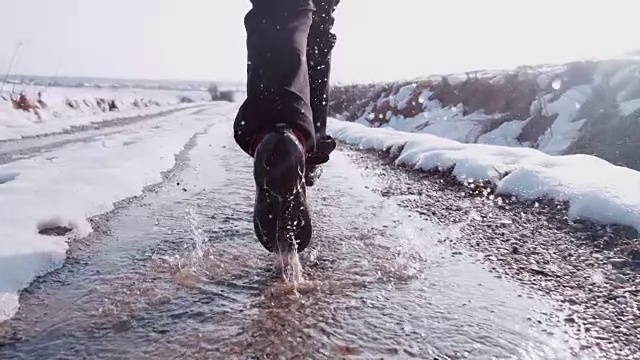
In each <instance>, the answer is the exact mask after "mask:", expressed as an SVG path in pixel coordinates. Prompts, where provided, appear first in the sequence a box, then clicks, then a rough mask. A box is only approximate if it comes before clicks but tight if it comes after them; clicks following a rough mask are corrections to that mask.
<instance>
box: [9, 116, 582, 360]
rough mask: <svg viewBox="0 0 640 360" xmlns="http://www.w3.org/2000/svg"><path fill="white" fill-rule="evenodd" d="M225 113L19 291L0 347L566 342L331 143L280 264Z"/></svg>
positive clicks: (538, 354)
mask: <svg viewBox="0 0 640 360" xmlns="http://www.w3.org/2000/svg"><path fill="white" fill-rule="evenodd" d="M228 126H229V125H228V124H222V125H219V126H216V127H214V128H212V129H211V130H210V131H209V134H207V135H203V136H202V138H201V139H200V140H199V145H198V146H196V148H194V149H193V151H192V153H191V154H190V157H191V166H190V167H189V168H187V169H186V170H184V172H183V173H182V174H181V175H180V179H178V180H177V181H176V183H175V184H174V183H170V184H167V185H166V186H164V187H163V188H162V189H160V190H159V191H158V192H157V193H155V194H152V195H149V196H148V197H147V198H146V199H144V200H142V201H141V202H139V203H137V204H135V205H133V206H130V207H128V208H124V209H122V210H120V211H118V212H117V213H116V214H115V215H114V216H113V217H112V218H111V219H110V221H109V228H110V230H109V231H108V232H105V233H103V234H96V235H94V238H93V239H91V240H92V241H94V245H92V246H91V247H90V248H88V249H86V250H84V251H82V252H80V253H78V254H76V255H75V256H74V257H73V258H72V259H70V261H69V263H68V264H67V265H66V266H64V267H63V268H62V269H60V270H59V271H56V272H54V273H52V274H51V275H49V276H47V277H45V278H43V279H42V280H39V281H37V282H36V283H35V284H34V286H33V287H32V288H30V289H29V290H28V291H27V292H26V295H25V296H23V306H22V310H21V311H20V312H19V314H18V315H17V316H16V318H15V319H14V320H13V321H11V322H9V326H10V329H11V331H15V332H16V336H15V337H17V338H18V339H14V340H13V341H10V344H9V345H6V346H4V347H3V348H2V349H1V351H0V354H2V356H3V358H12V359H13V358H47V359H58V358H70V357H71V358H83V357H84V358H96V357H99V358H163V359H184V358H208V359H228V358H238V359H258V358H260V359H271V358H278V359H279V358H288V359H293V358H300V359H327V358H331V359H334V358H344V357H347V358H363V359H371V358H385V359H391V358H403V359H404V358H429V359H431V358H434V357H437V358H439V359H570V358H572V357H571V355H570V353H569V351H568V345H567V344H566V341H567V339H565V338H564V337H563V335H562V332H561V330H560V329H558V328H553V327H551V326H549V325H548V323H547V322H546V321H541V323H537V322H536V321H535V320H537V319H543V318H544V317H545V316H546V315H545V314H551V313H552V312H553V311H552V310H551V309H550V307H549V306H548V305H547V304H545V303H544V302H542V301H540V300H536V299H529V298H527V297H526V296H525V297H519V296H518V294H522V291H521V290H520V289H518V288H516V287H515V286H514V285H512V284H510V283H507V282H505V281H504V280H499V279H495V278H493V277H492V274H490V273H488V272H486V271H485V270H484V269H482V268H481V267H480V266H479V265H476V264H474V263H473V262H472V261H470V260H468V259H465V258H460V257H456V258H452V257H451V256H450V255H451V254H450V250H449V249H447V248H446V247H444V246H443V245H440V244H438V240H440V239H443V238H447V237H450V236H455V232H454V231H453V230H452V229H447V228H439V227H438V226H436V225H434V224H432V223H429V222H426V221H424V220H422V219H420V218H419V217H418V216H417V215H416V216H414V215H413V214H411V213H410V212H408V211H406V210H403V209H401V208H400V207H398V206H396V205H395V204H394V203H393V202H392V201H391V200H389V199H385V198H382V197H380V196H378V195H375V194H374V193H373V192H372V191H370V190H369V189H368V188H367V187H370V186H375V184H373V182H372V181H371V179H364V178H362V177H360V172H359V171H358V170H357V169H354V168H353V165H352V164H351V163H350V162H349V161H348V159H347V157H346V156H345V155H344V154H342V153H339V152H338V153H336V155H335V156H334V159H333V160H332V162H331V163H330V165H329V166H327V169H326V170H325V175H324V177H323V178H322V179H321V181H320V183H319V185H318V187H317V188H312V189H310V191H309V196H310V199H311V201H310V207H311V210H312V212H313V219H314V222H315V229H316V230H315V238H314V242H313V245H312V246H311V248H309V249H307V250H306V251H305V252H304V253H302V254H300V256H299V257H297V256H296V257H294V258H292V259H288V260H289V261H288V264H289V266H288V270H289V271H290V272H289V273H288V272H287V267H285V269H282V268H281V267H282V266H280V268H279V267H278V266H277V264H278V263H280V264H282V261H283V259H277V258H274V256H273V255H271V254H269V253H266V252H265V251H264V249H263V248H262V247H261V246H260V245H259V243H258V241H257V240H256V239H255V235H254V234H253V225H252V222H251V212H252V206H253V200H254V193H253V191H254V185H253V181H252V179H251V162H250V160H249V159H246V158H245V156H244V154H242V153H241V152H240V151H239V150H238V149H236V147H235V144H233V142H232V140H231V139H229V138H228V137H226V135H227V132H228V129H227V127H228ZM183 188H184V189H185V190H186V191H184V190H183ZM283 273H284V275H285V276H282V275H283ZM292 280H295V281H292ZM531 319H533V320H534V321H531ZM547 328H548V331H547V330H545V329H547ZM576 358H577V357H576Z"/></svg>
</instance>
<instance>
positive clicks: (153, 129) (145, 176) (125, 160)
mask: <svg viewBox="0 0 640 360" xmlns="http://www.w3.org/2000/svg"><path fill="white" fill-rule="evenodd" d="M219 106H221V105H219ZM218 110H219V109H218ZM232 110H233V109H232ZM221 118H222V117H221V116H215V115H214V114H201V115H192V114H191V113H190V112H189V111H188V110H185V111H181V112H178V113H176V114H174V115H170V116H166V117H164V118H161V119H159V120H157V121H154V122H153V123H149V124H140V126H139V127H138V126H136V127H135V128H134V129H131V130H130V131H128V132H121V133H117V134H113V135H109V136H103V137H100V138H97V139H95V140H93V141H92V142H89V143H76V144H71V145H67V146H65V147H63V148H59V149H57V150H53V151H50V152H47V153H46V154H43V155H40V156H38V157H34V158H30V159H25V160H20V161H16V162H12V163H9V164H6V165H2V166H0V204H2V206H1V207H0V321H3V320H6V319H7V318H8V317H10V316H12V315H13V314H14V313H15V312H16V311H17V309H18V306H19V303H18V293H19V291H20V290H22V289H23V288H25V287H26V286H27V285H28V284H29V283H30V282H31V281H32V280H33V279H34V278H35V277H36V276H39V275H42V274H44V273H46V272H48V271H50V270H52V269H55V268H57V267H59V266H61V264H62V263H63V261H64V259H65V252H66V250H67V248H68V246H67V241H68V240H67V237H56V236H44V235H39V230H41V229H42V228H44V227H51V226H65V227H68V228H71V229H73V231H72V232H71V233H70V234H69V235H68V236H69V238H72V239H73V238H80V237H84V236H86V235H87V234H89V233H90V232H91V226H90V224H89V223H88V222H87V220H86V219H87V218H89V217H91V216H95V215H98V214H101V213H105V212H107V211H109V210H111V209H112V208H113V203H114V202H117V201H119V200H122V199H124V198H127V197H131V196H135V195H138V194H140V193H141V191H142V189H143V187H144V186H146V185H149V184H152V183H157V182H159V181H161V172H162V171H165V170H167V169H170V168H171V167H172V166H173V165H174V163H175V157H174V155H175V154H177V153H178V152H180V151H181V150H182V149H183V147H184V145H185V143H187V142H188V140H189V139H190V138H191V137H192V136H193V135H194V134H195V133H197V132H200V131H202V130H203V129H205V128H206V126H207V125H209V124H211V123H212V122H217V121H219V120H220V119H221Z"/></svg>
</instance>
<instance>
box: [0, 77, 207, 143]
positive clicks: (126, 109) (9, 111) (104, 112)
mask: <svg viewBox="0 0 640 360" xmlns="http://www.w3.org/2000/svg"><path fill="white" fill-rule="evenodd" d="M7 89H8V87H6V88H5V90H7ZM20 90H21V91H22V90H25V94H27V97H28V98H29V100H30V101H31V102H32V103H33V104H38V103H37V100H38V92H42V96H41V99H42V100H43V101H44V103H45V104H46V106H41V105H39V104H38V107H39V108H38V109H37V111H38V113H39V115H40V116H38V115H37V114H36V113H35V112H34V111H29V112H26V111H23V110H18V109H15V108H14V106H13V104H12V102H11V98H12V97H13V98H16V97H17V96H18V94H17V93H16V94H11V93H10V92H8V91H5V92H4V93H2V94H0V140H7V139H19V138H21V137H25V136H35V135H41V134H47V133H55V132H61V131H64V130H67V129H69V128H71V127H73V126H79V125H86V124H90V123H95V122H101V121H107V120H114V119H119V118H128V117H135V116H142V115H150V114H157V113H160V112H163V111H167V110H172V109H180V108H184V107H187V106H190V105H191V104H192V103H185V102H183V101H181V100H183V98H188V100H187V101H192V102H196V103H197V102H205V101H209V100H210V99H211V97H210V96H209V94H208V93H206V92H203V91H171V90H140V89H97V88H96V89H92V88H62V87H59V88H56V87H49V88H46V89H45V88H35V87H33V88H26V89H22V88H21V89H20ZM112 100H113V102H114V103H115V105H117V107H118V109H117V110H116V111H110V110H109V104H108V103H109V102H110V101H112Z"/></svg>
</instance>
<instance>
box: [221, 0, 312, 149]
mask: <svg viewBox="0 0 640 360" xmlns="http://www.w3.org/2000/svg"><path fill="white" fill-rule="evenodd" d="M251 3H252V4H253V8H252V9H251V10H250V11H249V12H248V13H247V15H246V16H245V28H246V31H247V44H246V45H247V99H246V100H245V102H244V103H243V104H242V106H241V108H240V111H239V112H238V114H237V116H236V119H235V123H234V138H235V140H236V142H237V143H238V145H239V146H240V147H241V148H242V149H243V150H244V151H245V152H246V153H248V154H249V155H251V156H254V151H255V147H256V146H257V145H256V144H257V142H259V141H256V139H259V138H260V137H261V136H263V135H265V133H267V132H269V131H270V130H271V129H272V128H273V127H274V126H275V125H276V124H280V123H284V124H286V125H288V126H289V127H291V128H292V129H293V130H294V131H295V132H296V135H297V136H298V137H299V138H300V140H301V142H303V145H304V147H305V150H306V151H308V152H311V151H313V149H314V146H315V130H314V126H313V120H312V111H311V105H310V95H309V73H308V68H307V61H306V52H307V39H308V34H309V28H310V27H311V22H312V14H313V10H314V6H313V2H312V0H251Z"/></svg>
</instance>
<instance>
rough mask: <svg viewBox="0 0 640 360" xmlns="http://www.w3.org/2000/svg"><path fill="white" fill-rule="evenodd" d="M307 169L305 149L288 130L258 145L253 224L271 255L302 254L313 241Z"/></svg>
mask: <svg viewBox="0 0 640 360" xmlns="http://www.w3.org/2000/svg"><path fill="white" fill-rule="evenodd" d="M304 169H305V153H304V149H303V147H302V144H301V142H300V140H299V139H298V138H297V137H296V135H295V134H294V133H293V131H291V130H290V129H289V128H288V127H286V126H277V127H276V128H275V129H274V130H273V131H270V132H268V133H267V134H266V135H265V136H264V137H263V138H262V140H261V141H260V142H259V143H258V144H257V147H256V150H255V155H254V172H253V175H254V178H255V183H256V201H255V208H254V213H253V225H254V229H255V233H256V235H257V237H258V240H259V241H260V243H261V244H262V246H264V247H265V249H267V250H268V251H270V252H276V253H280V254H282V253H289V252H292V251H298V252H302V251H304V250H305V249H306V248H307V246H308V245H309V243H310V242H311V235H312V228H311V218H310V217H309V209H308V207H307V202H306V186H305V183H304V178H303V174H304Z"/></svg>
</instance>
